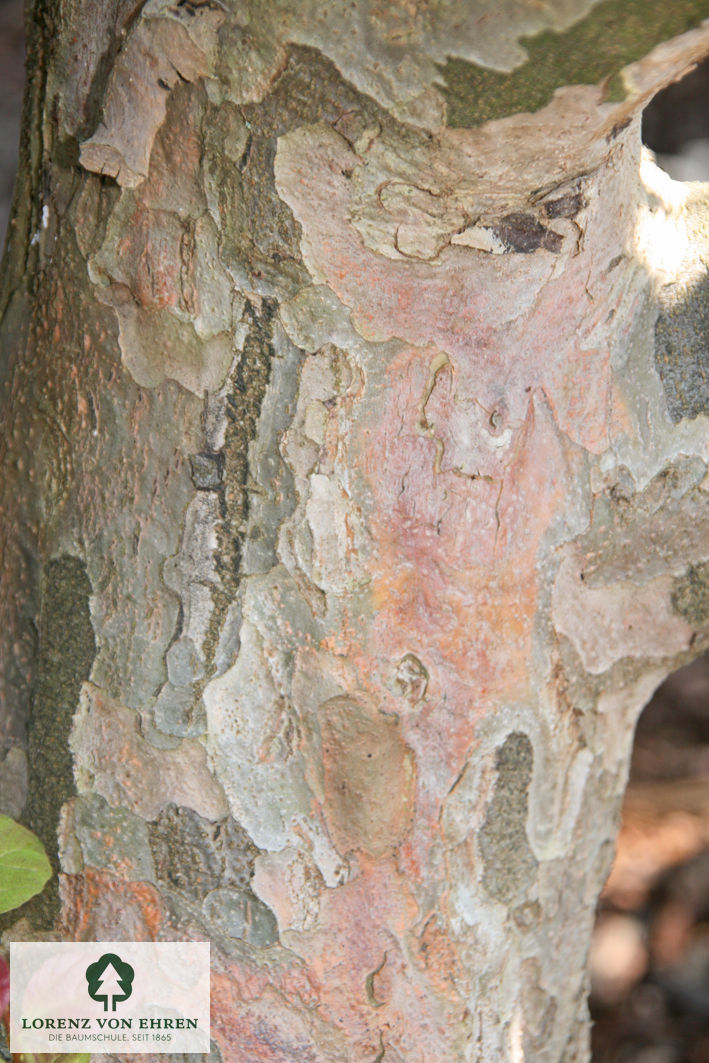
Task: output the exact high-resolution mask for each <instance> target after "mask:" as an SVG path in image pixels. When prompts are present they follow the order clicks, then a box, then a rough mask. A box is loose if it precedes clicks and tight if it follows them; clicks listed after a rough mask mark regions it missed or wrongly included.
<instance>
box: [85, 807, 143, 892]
mask: <svg viewBox="0 0 709 1063" xmlns="http://www.w3.org/2000/svg"><path fill="white" fill-rule="evenodd" d="M73 828H74V834H75V835H76V839H77V841H78V843H79V846H80V848H81V856H82V859H83V862H84V864H85V865H88V866H89V867H103V868H107V869H108V870H109V871H111V872H112V874H114V875H116V876H117V877H119V878H126V879H129V880H135V881H147V882H153V881H154V880H155V868H154V866H153V859H152V855H151V852H150V846H149V842H148V825H147V824H146V822H145V820H143V819H141V818H140V816H136V815H134V813H132V812H129V811H128V809H127V808H112V807H111V806H110V805H109V804H108V802H107V801H106V800H104V798H103V797H101V796H100V795H99V794H86V795H85V796H83V797H79V798H77V799H76V801H75V802H74V807H73Z"/></svg>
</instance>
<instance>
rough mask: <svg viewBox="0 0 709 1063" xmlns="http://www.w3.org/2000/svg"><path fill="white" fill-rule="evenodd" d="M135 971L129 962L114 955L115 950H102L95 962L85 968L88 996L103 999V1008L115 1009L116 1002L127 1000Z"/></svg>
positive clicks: (106, 1009) (131, 990)
mask: <svg viewBox="0 0 709 1063" xmlns="http://www.w3.org/2000/svg"><path fill="white" fill-rule="evenodd" d="M134 975H135V971H134V970H133V968H132V967H131V965H130V964H129V963H126V962H125V961H124V960H122V959H121V958H120V956H116V954H115V952H104V954H103V956H101V957H100V959H98V960H96V962H95V963H91V964H89V966H88V967H87V968H86V981H87V982H88V989H89V996H90V997H91V998H92V999H93V1000H102V1001H103V1010H104V1011H108V1005H109V1002H110V1004H111V1011H115V1010H116V1003H117V1002H118V1003H119V1002H120V1001H122V1000H127V999H128V997H129V996H130V995H131V993H132V992H133V977H134Z"/></svg>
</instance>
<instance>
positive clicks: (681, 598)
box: [672, 561, 709, 627]
mask: <svg viewBox="0 0 709 1063" xmlns="http://www.w3.org/2000/svg"><path fill="white" fill-rule="evenodd" d="M672 607H673V609H674V610H675V612H677V613H679V614H680V616H683V617H684V619H685V620H686V621H687V622H688V623H690V624H693V625H695V626H696V627H699V625H700V624H704V623H705V622H706V621H707V620H709V561H705V562H704V563H703V564H700V565H690V566H689V568H688V569H687V571H686V572H685V574H684V575H683V576H680V578H679V579H678V580H677V582H676V583H675V587H674V590H673V592H672Z"/></svg>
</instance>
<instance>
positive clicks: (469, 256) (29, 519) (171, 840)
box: [0, 0, 709, 1063]
mask: <svg viewBox="0 0 709 1063" xmlns="http://www.w3.org/2000/svg"><path fill="white" fill-rule="evenodd" d="M707 16H709V3H707V2H676V3H674V4H671V5H669V4H666V3H664V2H662V3H661V2H647V0H646V2H643V3H638V2H634V0H601V2H596V3H594V2H593V0H550V2H549V3H546V4H528V3H522V2H510V3H505V4H498V3H487V2H484V0H469V2H467V3H465V4H461V3H459V2H457V0H456V2H454V0H449V2H444V3H435V4H434V3H433V2H428V3H426V2H423V0H422V2H418V0H414V2H412V3H398V2H394V3H393V2H388V0H387V2H375V0H370V2H367V0H356V2H351V0H329V2H328V3H327V4H316V3H311V2H309V0H307V2H306V0H300V2H297V3H296V2H294V0H267V2H265V3H264V2H262V0H259V2H257V0H254V2H253V3H249V2H247V0H244V2H239V0H213V2H206V3H197V2H194V3H190V2H188V0H183V2H180V3H170V2H168V0H147V2H145V3H139V2H136V0H110V2H109V0H42V2H38V3H37V4H36V6H35V10H34V12H33V13H32V14H31V15H30V19H29V27H30V67H29V85H28V94H27V103H26V113H25V139H24V142H23V159H24V170H23V174H22V176H21V178H20V182H19V185H18V192H17V198H16V207H15V221H14V229H13V231H12V237H11V241H10V245H9V251H8V255H7V257H6V260H5V279H4V288H3V292H2V306H3V307H4V318H3V326H2V337H3V344H4V356H3V361H2V380H3V385H4V399H3V402H4V406H3V417H4V425H5V436H4V440H3V443H2V447H3V459H4V463H3V470H4V471H3V480H2V521H1V524H0V535H2V539H3V568H2V580H3V585H2V586H3V592H2V594H3V596H2V622H1V624H0V630H1V631H2V651H3V660H4V664H3V669H2V677H3V699H4V717H3V723H2V731H1V732H0V734H1V736H2V743H3V747H2V753H3V755H4V761H3V782H2V786H1V787H0V794H1V795H2V796H3V801H4V802H5V804H6V805H7V804H8V802H14V804H13V805H12V807H13V809H15V811H17V809H18V808H19V806H21V805H22V803H23V802H22V800H20V798H21V797H22V796H23V795H24V793H25V788H26V789H27V794H28V796H27V800H26V804H25V806H24V816H25V819H26V821H27V822H29V823H30V824H31V825H32V826H33V827H34V829H35V830H37V831H38V832H39V833H40V835H41V836H42V838H43V839H44V841H45V842H46V843H47V844H48V845H49V846H50V848H51V849H52V852H53V856H54V859H55V862H56V867H57V869H58V871H59V872H60V874H59V876H58V880H57V881H58V887H57V885H56V884H55V887H54V893H52V889H51V888H50V889H49V890H48V891H47V892H46V893H45V895H44V896H43V898H42V900H41V902H40V903H38V904H34V905H30V906H28V908H27V910H26V911H25V912H24V913H21V914H22V916H23V918H22V921H18V920H17V919H15V921H14V924H13V926H12V927H10V928H9V929H8V931H7V937H6V939H7V938H9V937H12V936H14V937H20V936H23V935H24V936H28V935H33V934H34V935H38V936H40V937H41V936H43V935H46V933H47V932H48V930H50V929H52V927H53V928H54V932H56V933H59V934H61V935H64V936H66V937H68V938H79V939H82V938H86V939H101V938H103V939H115V938H119V939H120V938H134V939H141V938H153V937H158V938H166V939H169V938H191V937H194V938H204V937H208V938H209V939H210V940H211V941H212V943H213V950H212V954H213V967H214V970H213V1037H214V1050H213V1055H214V1058H215V1059H216V1058H221V1059H222V1060H224V1061H225V1063H226V1061H230V1063H252V1061H254V1060H259V1061H261V1063H293V1061H295V1060H297V1061H299V1063H345V1061H348V1063H349V1061H352V1063H380V1061H385V1063H419V1061H424V1060H425V1061H427V1063H428V1061H430V1060H436V1061H437V1063H458V1061H470V1063H472V1061H484V1063H503V1061H505V1063H507V1061H511V1063H520V1061H522V1060H535V1061H538V1063H562V1061H563V1063H571V1061H576V1060H579V1061H581V1060H587V1059H588V1048H587V1012H586V1003H585V993H586V974H585V954H586V949H587V944H588V938H589V934H590V929H591V923H592V918H593V908H594V901H595V898H596V896H597V894H598V891H599V889H600V887H601V885H602V883H603V880H604V877H605V875H606V873H607V870H608V867H609V862H610V860H611V856H612V849H613V842H612V839H613V835H614V830H615V826H616V818H617V812H618V804H619V799H620V794H621V792H622V789H623V786H624V782H625V776H626V771H627V762H628V755H629V750H630V746H631V741H632V730H633V724H634V720H635V717H636V715H637V713H638V712H639V710H640V708H641V707H642V706H643V704H644V703H645V702H646V701H647V699H648V697H649V696H650V694H651V692H652V690H653V689H654V687H655V686H656V685H657V684H658V683H659V682H660V681H661V679H662V678H663V677H664V676H665V675H666V674H667V673H668V672H669V671H670V670H672V669H673V668H675V667H677V666H678V665H679V664H680V663H682V662H684V661H686V660H688V659H689V658H690V657H691V656H692V655H693V654H696V653H698V652H699V651H700V649H701V648H702V647H703V646H705V645H706V622H707V613H708V612H709V610H708V608H707V578H708V576H707V573H708V571H709V568H708V566H707V564H706V559H707V554H708V553H709V516H708V513H707V505H706V501H707V489H708V487H707V485H708V483H709V481H708V480H707V475H706V474H707V464H706V463H707V449H708V447H707V432H706V429H707V412H708V410H709V391H708V389H707V383H706V381H707V355H706V350H707V320H708V317H709V311H708V310H707V305H708V304H707V286H708V282H707V267H706V262H707V261H708V259H707V254H708V253H709V234H708V233H707V220H706V219H707V213H706V203H707V193H706V190H705V188H703V187H702V186H680V185H675V184H673V183H672V182H670V181H669V180H668V179H667V178H666V177H665V176H664V175H662V174H661V172H660V171H658V170H657V169H656V168H655V167H654V166H653V164H652V162H651V161H650V160H649V159H647V158H644V157H643V155H642V153H641V148H640V134H639V116H640V113H641V110H642V108H643V106H644V105H645V103H646V102H647V101H648V100H649V98H650V97H651V96H652V94H653V93H654V92H656V91H657V90H658V88H660V87H662V85H663V84H665V83H667V82H668V81H670V80H672V79H673V78H675V77H677V76H679V75H680V74H681V73H682V72H683V71H684V70H685V69H686V68H687V67H688V66H689V65H691V63H692V62H694V61H696V60H697V59H698V58H700V57H702V56H703V55H704V54H705V53H706V52H707V51H709V28H707V27H703V26H702V24H701V23H702V19H703V18H705V17H707ZM26 754H27V756H26ZM27 775H28V779H27V778H26V776H27Z"/></svg>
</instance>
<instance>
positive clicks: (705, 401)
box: [655, 274, 709, 424]
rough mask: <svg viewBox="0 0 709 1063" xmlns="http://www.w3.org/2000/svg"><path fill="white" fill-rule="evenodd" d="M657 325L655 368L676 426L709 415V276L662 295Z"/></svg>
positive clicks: (667, 289)
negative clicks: (700, 415)
mask: <svg viewBox="0 0 709 1063" xmlns="http://www.w3.org/2000/svg"><path fill="white" fill-rule="evenodd" d="M660 307H661V310H660V314H659V316H658V319H657V322H656V324H655V365H656V367H657V371H658V373H659V374H660V379H661V380H662V386H663V388H664V390H665V399H666V401H667V409H668V412H669V415H670V417H671V418H672V420H673V422H674V423H675V424H676V423H677V422H678V421H681V420H682V419H683V418H685V417H688V418H692V417H697V416H698V415H699V414H700V413H708V414H709V276H707V275H706V274H704V276H702V277H701V279H700V280H699V281H698V282H697V283H695V284H693V285H691V286H688V287H687V288H684V287H681V288H680V287H679V286H677V287H676V286H674V285H668V286H667V287H666V288H664V289H663V290H662V291H661V293H660Z"/></svg>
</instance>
